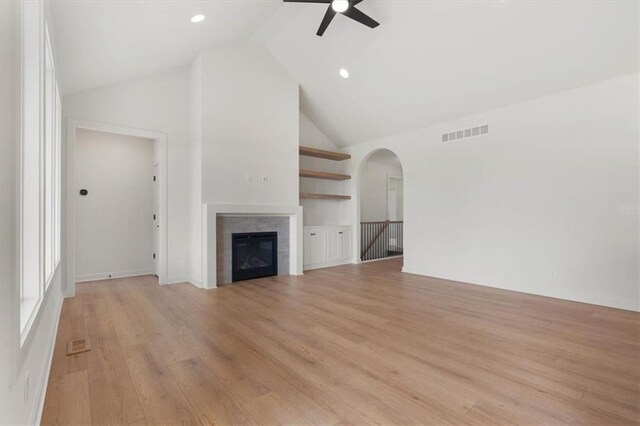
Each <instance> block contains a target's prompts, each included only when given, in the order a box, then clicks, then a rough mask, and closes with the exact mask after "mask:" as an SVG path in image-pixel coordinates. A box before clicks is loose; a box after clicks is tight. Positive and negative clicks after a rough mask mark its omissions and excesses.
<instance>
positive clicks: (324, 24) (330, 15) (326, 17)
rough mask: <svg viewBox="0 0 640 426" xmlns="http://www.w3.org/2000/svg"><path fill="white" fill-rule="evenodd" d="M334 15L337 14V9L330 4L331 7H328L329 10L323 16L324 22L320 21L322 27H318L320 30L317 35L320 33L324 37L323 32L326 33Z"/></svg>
mask: <svg viewBox="0 0 640 426" xmlns="http://www.w3.org/2000/svg"><path fill="white" fill-rule="evenodd" d="M334 16H336V11H335V10H333V8H332V7H331V5H329V7H328V8H327V12H326V13H325V14H324V18H322V22H321V23H320V28H318V32H317V33H316V35H319V36H320V37H322V34H324V32H325V31H326V30H327V27H328V26H329V24H330V23H331V20H332V19H333V17H334Z"/></svg>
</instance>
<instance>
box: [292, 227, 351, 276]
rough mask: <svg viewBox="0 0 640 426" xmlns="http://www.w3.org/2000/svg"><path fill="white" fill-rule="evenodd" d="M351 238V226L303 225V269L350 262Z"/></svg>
mask: <svg viewBox="0 0 640 426" xmlns="http://www.w3.org/2000/svg"><path fill="white" fill-rule="evenodd" d="M351 240H352V234H351V226H305V227H304V239H303V251H304V269H315V268H323V267H327V266H336V265H342V264H344V263H350V262H351V259H352V258H353V253H352V249H351Z"/></svg>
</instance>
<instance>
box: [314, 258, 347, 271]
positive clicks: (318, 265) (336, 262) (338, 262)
mask: <svg viewBox="0 0 640 426" xmlns="http://www.w3.org/2000/svg"><path fill="white" fill-rule="evenodd" d="M352 263H353V261H352V260H351V259H343V260H334V261H333V262H323V263H314V264H311V265H304V267H303V269H304V270H305V271H310V270H312V269H320V268H330V267H332V266H340V265H350V264H352Z"/></svg>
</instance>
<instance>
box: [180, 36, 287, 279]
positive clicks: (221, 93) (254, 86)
mask: <svg viewBox="0 0 640 426" xmlns="http://www.w3.org/2000/svg"><path fill="white" fill-rule="evenodd" d="M190 84H191V100H190V101H191V110H192V117H191V123H190V125H191V137H192V143H191V155H192V160H193V166H192V171H191V181H192V188H191V190H192V193H194V195H193V201H192V204H191V217H192V224H191V257H192V259H193V261H192V263H193V267H192V269H191V274H192V279H191V281H192V282H194V283H197V284H198V285H204V283H203V279H204V278H203V275H204V274H203V270H202V268H203V262H202V256H203V244H204V242H203V238H204V235H203V234H204V233H203V232H202V230H203V226H202V220H203V216H202V206H203V204H207V203H209V204H237V205H273V206H297V205H298V187H299V186H298V137H299V136H298V135H299V128H298V114H299V105H298V98H299V93H298V84H297V83H296V82H295V81H294V80H293V79H292V78H291V76H290V75H289V74H288V73H287V72H286V71H285V70H284V69H283V68H282V66H281V65H280V64H279V63H278V62H277V61H275V60H274V59H273V57H271V55H270V54H269V53H268V52H267V51H266V50H265V49H264V48H262V47H260V46H258V45H255V44H253V43H250V42H241V43H232V44H229V45H226V46H223V47H220V48H215V49H208V50H205V51H203V52H201V53H200V54H199V55H198V57H197V58H196V59H195V60H194V62H193V64H192V66H191V82H190ZM263 177H264V178H265V179H264V180H263ZM205 220H206V219H205Z"/></svg>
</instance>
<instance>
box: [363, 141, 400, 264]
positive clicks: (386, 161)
mask: <svg viewBox="0 0 640 426" xmlns="http://www.w3.org/2000/svg"><path fill="white" fill-rule="evenodd" d="M403 189H404V181H403V172H402V164H401V163H400V159H399V158H398V156H397V155H396V154H394V153H393V152H391V151H389V150H387V149H380V150H377V151H374V152H373V153H371V154H370V155H369V156H368V157H367V158H366V159H365V160H364V162H363V163H362V166H361V168H360V173H359V203H360V206H359V207H360V208H359V212H360V213H359V214H360V218H359V219H360V229H359V233H360V238H359V244H360V252H359V256H360V260H361V261H371V260H380V259H387V258H390V257H398V256H402V255H403V253H404V244H403V227H404V221H403V209H404V191H403Z"/></svg>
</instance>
